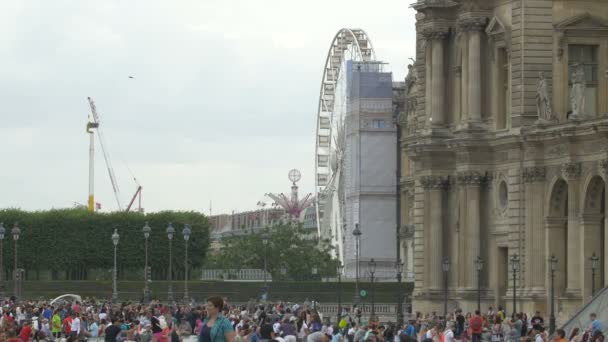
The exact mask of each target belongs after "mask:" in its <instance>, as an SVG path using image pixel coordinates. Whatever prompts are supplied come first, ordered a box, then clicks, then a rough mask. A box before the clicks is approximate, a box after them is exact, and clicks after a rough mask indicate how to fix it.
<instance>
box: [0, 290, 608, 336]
mask: <svg viewBox="0 0 608 342" xmlns="http://www.w3.org/2000/svg"><path fill="white" fill-rule="evenodd" d="M333 318H336V317H333ZM590 320H591V324H590V325H589V328H588V329H587V330H586V331H579V329H578V328H575V329H573V331H572V332H570V336H568V337H566V333H565V332H564V331H563V330H560V329H558V330H557V331H556V333H555V334H554V335H553V336H551V337H550V336H549V334H548V332H547V329H546V328H545V320H544V319H543V317H542V316H541V314H540V313H539V312H537V313H536V314H535V315H533V316H532V317H530V318H528V317H527V315H526V314H523V313H517V314H513V315H511V317H507V315H506V312H505V310H503V309H502V308H498V310H497V311H494V310H492V308H490V309H489V310H488V311H487V313H484V314H482V313H480V312H479V311H476V312H475V313H473V314H471V313H466V314H463V312H462V310H457V311H455V312H454V313H451V314H449V315H448V316H447V317H439V316H437V315H435V314H427V315H422V314H420V313H417V314H416V316H415V317H412V319H410V320H408V321H407V322H406V323H404V324H401V325H400V324H396V323H391V322H380V321H378V320H377V319H374V318H373V317H372V318H370V319H369V320H365V319H362V317H361V314H360V311H359V309H358V308H357V307H353V308H344V310H343V311H342V313H341V315H340V319H339V320H337V319H336V320H334V322H333V323H332V322H331V321H332V319H330V317H323V315H322V314H321V313H319V312H318V311H317V310H315V307H314V305H313V306H312V307H311V306H310V305H309V304H308V303H306V304H304V305H299V304H292V303H282V302H280V303H273V304H264V305H259V304H257V305H256V304H250V305H244V306H243V305H231V304H229V303H227V300H226V299H225V298H222V297H209V298H207V300H206V303H200V304H197V303H194V302H192V303H188V304H177V303H174V304H163V303H160V302H156V301H153V302H151V303H148V304H142V303H132V302H123V303H111V302H104V301H97V300H94V299H85V300H82V301H73V302H69V301H66V302H61V303H54V304H51V303H49V302H46V301H30V302H18V303H17V302H15V301H14V300H7V301H5V302H3V312H2V317H1V318H0V341H8V342H27V341H69V342H71V341H108V342H114V341H118V342H120V341H139V342H179V341H198V342H516V341H517V342H549V340H551V341H552V342H603V335H602V325H601V322H600V321H599V320H598V319H597V317H596V316H595V314H592V315H591V317H590Z"/></svg>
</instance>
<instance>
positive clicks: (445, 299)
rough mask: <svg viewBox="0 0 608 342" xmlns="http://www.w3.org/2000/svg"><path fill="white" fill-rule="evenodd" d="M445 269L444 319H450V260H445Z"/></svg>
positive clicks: (442, 264) (443, 264) (443, 265)
mask: <svg viewBox="0 0 608 342" xmlns="http://www.w3.org/2000/svg"><path fill="white" fill-rule="evenodd" d="M441 266H442V268H443V291H444V292H443V313H444V317H446V318H447V317H448V273H449V272H450V259H448V258H447V257H445V258H443V262H442V263H441Z"/></svg>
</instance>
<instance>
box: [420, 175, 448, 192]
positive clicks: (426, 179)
mask: <svg viewBox="0 0 608 342" xmlns="http://www.w3.org/2000/svg"><path fill="white" fill-rule="evenodd" d="M420 184H422V187H423V188H424V189H425V190H443V189H445V188H446V187H447V178H445V177H443V176H423V177H420Z"/></svg>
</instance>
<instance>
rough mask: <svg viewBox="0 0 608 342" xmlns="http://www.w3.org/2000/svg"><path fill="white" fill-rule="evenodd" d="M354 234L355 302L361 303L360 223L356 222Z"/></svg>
mask: <svg viewBox="0 0 608 342" xmlns="http://www.w3.org/2000/svg"><path fill="white" fill-rule="evenodd" d="M353 236H354V237H355V262H356V265H355V304H359V302H360V300H361V297H359V257H360V255H359V254H360V249H361V229H359V224H358V223H357V224H355V229H353Z"/></svg>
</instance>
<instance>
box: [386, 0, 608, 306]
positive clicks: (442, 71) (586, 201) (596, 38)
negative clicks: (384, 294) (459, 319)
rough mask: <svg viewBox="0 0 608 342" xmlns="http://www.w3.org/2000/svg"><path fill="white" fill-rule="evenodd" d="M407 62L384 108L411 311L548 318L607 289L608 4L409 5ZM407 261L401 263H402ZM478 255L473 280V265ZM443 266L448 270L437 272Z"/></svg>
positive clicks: (587, 0) (498, 1) (425, 1)
mask: <svg viewBox="0 0 608 342" xmlns="http://www.w3.org/2000/svg"><path fill="white" fill-rule="evenodd" d="M412 7H413V9H414V10H415V11H417V15H416V32H417V41H416V61H415V63H413V65H411V66H410V72H409V74H408V76H407V78H406V79H405V84H404V86H403V89H401V90H400V91H398V92H397V93H398V94H399V95H398V97H397V98H396V99H395V102H396V105H397V111H398V114H399V116H398V117H399V124H400V129H401V132H400V136H401V140H400V142H401V152H402V156H401V166H402V167H401V178H400V195H401V196H400V203H401V231H402V234H401V237H402V239H401V242H402V251H401V255H402V256H403V257H404V259H406V260H405V261H406V265H407V262H410V263H411V267H412V268H413V270H414V273H415V290H414V294H413V309H414V311H421V312H430V311H436V312H443V292H444V282H445V281H446V275H447V284H448V286H447V287H448V291H449V301H448V308H449V310H452V309H454V308H456V307H461V308H463V309H464V310H467V311H472V310H474V309H475V308H476V307H477V289H478V282H479V284H481V298H482V308H483V310H485V309H487V307H488V306H489V305H494V306H497V305H502V306H506V308H507V309H508V311H509V312H511V311H512V307H511V304H510V303H511V298H512V295H513V289H514V287H513V272H512V270H511V266H510V264H509V260H510V258H511V257H512V256H514V255H517V256H518V257H519V258H520V260H521V261H520V271H518V272H515V279H516V280H515V289H516V294H517V302H518V307H517V311H524V312H531V311H533V310H540V311H542V312H544V313H547V314H548V309H549V305H548V301H549V290H548V289H549V284H550V272H549V265H548V259H549V257H550V256H551V255H555V256H556V257H557V259H558V263H557V270H556V272H555V289H556V299H557V306H556V309H557V310H558V312H562V313H564V314H568V313H571V312H573V311H575V310H576V309H578V308H579V307H580V306H581V305H582V304H583V303H585V302H586V301H588V300H589V298H590V295H591V288H592V284H591V264H590V261H589V258H590V257H591V256H592V255H593V254H594V253H595V254H596V255H597V256H599V268H598V270H597V276H596V284H595V288H600V287H603V286H605V285H607V284H608V263H607V262H606V260H607V257H608V255H606V246H608V234H606V217H605V212H606V191H605V188H606V181H608V2H606V1H605V0H580V1H572V0H458V1H457V0H419V1H418V2H416V3H415V4H413V5H412ZM408 257H410V259H411V260H407V259H408ZM478 257H481V259H482V260H483V262H484V264H483V271H482V272H480V273H479V274H480V275H481V279H478V272H477V271H476V263H475V261H476V259H477V258H478ZM444 259H447V260H449V261H450V271H449V272H444V271H443V270H442V262H443V260H444Z"/></svg>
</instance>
